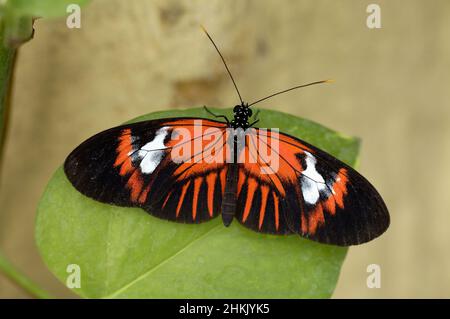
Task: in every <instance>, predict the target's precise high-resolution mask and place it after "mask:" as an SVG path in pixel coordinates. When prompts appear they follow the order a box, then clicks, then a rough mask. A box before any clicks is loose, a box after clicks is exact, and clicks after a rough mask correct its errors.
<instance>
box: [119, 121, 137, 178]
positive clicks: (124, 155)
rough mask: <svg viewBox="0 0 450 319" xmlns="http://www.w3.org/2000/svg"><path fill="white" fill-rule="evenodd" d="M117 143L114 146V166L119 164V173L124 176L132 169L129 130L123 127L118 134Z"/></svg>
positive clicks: (131, 148)
mask: <svg viewBox="0 0 450 319" xmlns="http://www.w3.org/2000/svg"><path fill="white" fill-rule="evenodd" d="M118 139H119V145H118V146H117V148H116V152H117V157H116V160H115V162H114V167H118V166H120V172H119V174H120V175H122V176H124V175H126V174H128V173H130V172H131V171H132V170H133V164H132V162H131V158H130V157H129V155H128V154H129V153H130V152H132V151H133V147H132V138H131V130H130V129H128V128H127V129H124V130H123V131H122V133H121V134H120V136H119V138H118Z"/></svg>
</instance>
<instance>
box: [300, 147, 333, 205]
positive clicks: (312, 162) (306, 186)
mask: <svg viewBox="0 0 450 319" xmlns="http://www.w3.org/2000/svg"><path fill="white" fill-rule="evenodd" d="M305 155H306V157H305V163H306V167H305V169H304V170H303V171H302V177H301V185H302V193H303V199H304V200H305V202H307V203H308V204H311V205H314V204H316V203H317V201H318V200H319V198H320V195H321V194H322V195H325V197H328V196H329V195H330V189H329V187H328V186H327V184H326V183H325V179H324V178H323V176H322V175H320V173H319V172H318V171H317V170H316V163H317V160H316V158H315V157H314V156H313V155H312V154H311V153H309V152H307V151H305Z"/></svg>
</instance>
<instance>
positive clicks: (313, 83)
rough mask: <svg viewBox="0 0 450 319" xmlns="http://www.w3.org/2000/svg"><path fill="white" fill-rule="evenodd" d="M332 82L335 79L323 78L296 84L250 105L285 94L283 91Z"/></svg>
mask: <svg viewBox="0 0 450 319" xmlns="http://www.w3.org/2000/svg"><path fill="white" fill-rule="evenodd" d="M331 82H333V80H322V81H316V82H311V83H308V84H302V85H297V86H294V87H292V88H290V89H287V90H283V91H280V92H276V93H273V94H271V95H269V96H266V97H264V98H262V99H259V100H257V101H255V102H252V103H250V104H249V105H248V106H249V107H250V106H252V105H255V104H256V103H259V102H262V101H264V100H267V99H270V98H272V97H274V96H276V95H280V94H283V93H286V92H289V91H292V90H296V89H300V88H304V87H306V86H311V85H316V84H322V83H331Z"/></svg>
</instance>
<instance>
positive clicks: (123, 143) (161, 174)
mask: <svg viewBox="0 0 450 319" xmlns="http://www.w3.org/2000/svg"><path fill="white" fill-rule="evenodd" d="M225 129H226V124H225V123H221V122H217V121H212V120H207V119H193V118H175V119H159V120H151V121H144V122H139V123H134V124H126V125H122V126H119V127H115V128H112V129H109V130H106V131H103V132H100V133H98V134H97V135H94V136H93V137H91V138H89V139H88V140H86V141H85V142H83V143H82V144H81V145H80V146H78V147H77V148H76V149H75V150H74V151H73V152H72V153H71V154H70V155H69V156H68V157H67V159H66V161H65V163H64V171H65V173H66V176H67V177H68V179H69V181H70V182H71V183H72V185H73V186H74V187H75V188H76V189H77V190H78V191H79V192H81V193H83V194H84V195H86V196H88V197H90V198H93V199H95V200H97V201H100V202H104V203H108V204H113V205H118V206H126V207H141V208H143V209H144V210H146V211H147V212H148V213H150V214H151V215H154V216H156V217H159V218H162V219H166V220H173V221H177V222H183V223H199V222H203V221H207V220H210V219H211V218H214V217H215V216H217V215H218V214H219V212H220V207H221V202H222V193H223V188H224V185H225V177H226V169H227V167H226V165H225V164H224V161H223V160H222V161H218V162H217V163H216V162H213V161H211V156H213V155H214V154H217V155H218V156H220V152H221V151H223V150H224V149H225V148H226V147H227V145H226V142H225V141H224V139H223V138H222V137H223V136H224V134H225ZM221 138H222V139H221ZM197 148H198V149H197ZM222 155H223V154H222Z"/></svg>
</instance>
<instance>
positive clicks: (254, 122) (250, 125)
mask: <svg viewBox="0 0 450 319" xmlns="http://www.w3.org/2000/svg"><path fill="white" fill-rule="evenodd" d="M258 122H259V120H256V121H253V122H252V123H250V124H249V125H248V126H249V127H252V126H253V125H255V124H256V123H258Z"/></svg>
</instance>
